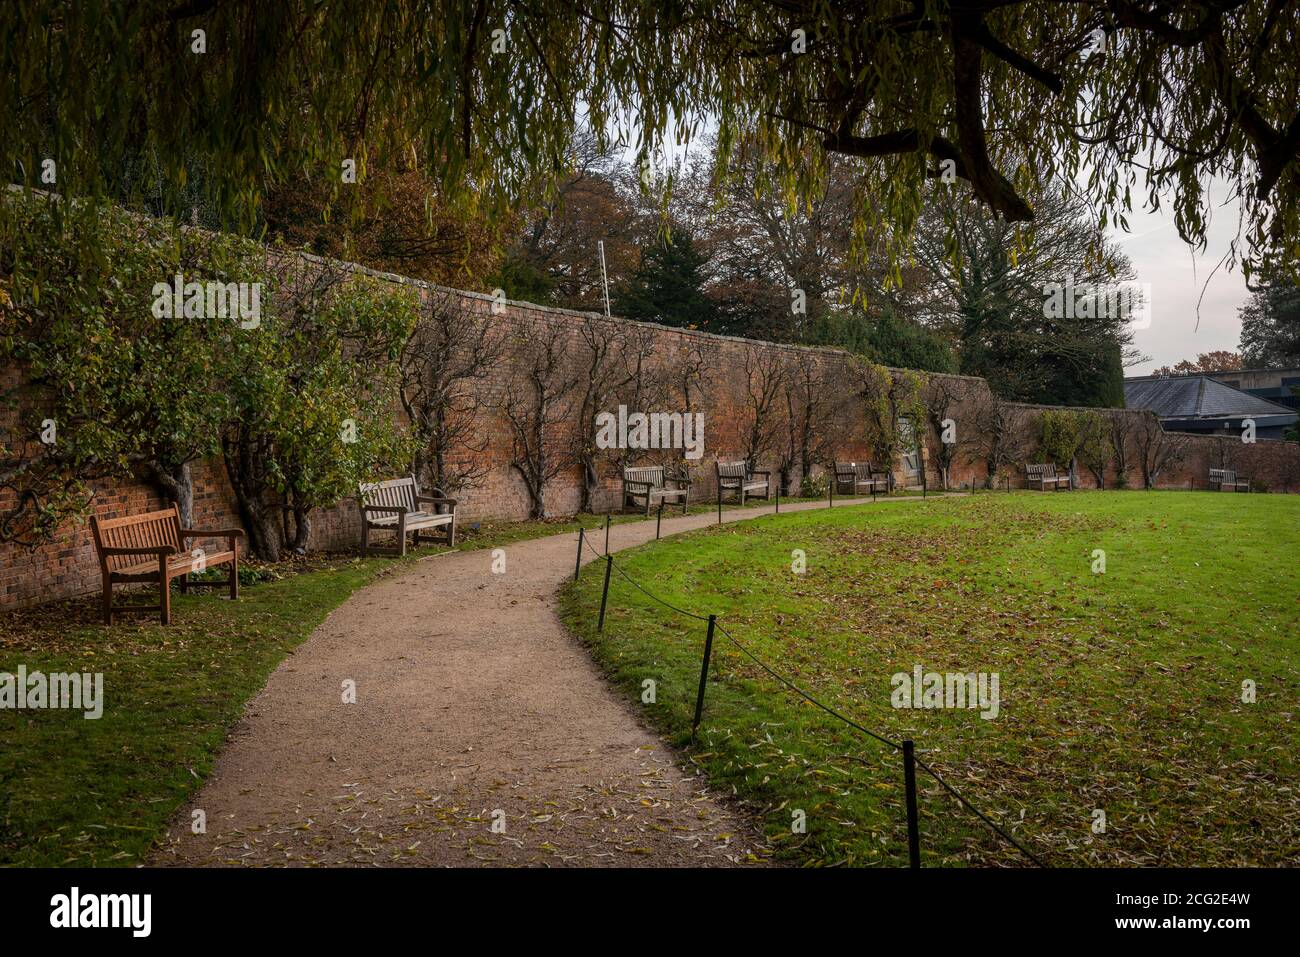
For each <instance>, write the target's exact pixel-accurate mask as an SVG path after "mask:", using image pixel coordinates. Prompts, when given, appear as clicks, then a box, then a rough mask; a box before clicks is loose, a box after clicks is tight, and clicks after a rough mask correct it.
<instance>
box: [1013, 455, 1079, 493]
mask: <svg viewBox="0 0 1300 957" xmlns="http://www.w3.org/2000/svg"><path fill="white" fill-rule="evenodd" d="M1034 485H1037V486H1038V490H1039V491H1040V492H1046V491H1047V490H1048V489H1049V488H1050V489H1052V491H1054V492H1055V491H1060V489H1061V488H1062V487H1064V488H1065V490H1066V491H1067V492H1069V491H1072V490H1073V489H1074V482H1072V481H1071V480H1070V473H1069V472H1066V473H1065V474H1064V475H1061V474H1058V473H1057V471H1056V465H1055V464H1054V463H1052V462H1042V463H1037V464H1031V465H1026V466H1025V487H1026V488H1032V487H1033V486H1034Z"/></svg>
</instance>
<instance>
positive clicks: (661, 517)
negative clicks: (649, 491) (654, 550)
mask: <svg viewBox="0 0 1300 957" xmlns="http://www.w3.org/2000/svg"><path fill="white" fill-rule="evenodd" d="M663 523H664V503H663V502H662V501H661V502H660V503H659V514H658V515H657V516H656V517H655V538H658V537H659V527H660V526H661V525H663Z"/></svg>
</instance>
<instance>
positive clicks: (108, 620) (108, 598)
mask: <svg viewBox="0 0 1300 957" xmlns="http://www.w3.org/2000/svg"><path fill="white" fill-rule="evenodd" d="M112 623H113V585H112V583H110V582H109V581H108V576H107V575H105V577H104V624H106V625H111V624H112Z"/></svg>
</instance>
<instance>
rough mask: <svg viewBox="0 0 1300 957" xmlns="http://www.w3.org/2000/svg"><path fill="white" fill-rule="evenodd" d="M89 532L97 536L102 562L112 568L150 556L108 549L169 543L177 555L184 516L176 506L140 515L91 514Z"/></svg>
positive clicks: (111, 569)
mask: <svg viewBox="0 0 1300 957" xmlns="http://www.w3.org/2000/svg"><path fill="white" fill-rule="evenodd" d="M90 531H91V534H92V536H93V537H94V539H95V551H96V552H98V553H99V563H100V565H101V566H103V567H104V568H107V569H108V570H109V571H117V570H118V569H120V568H125V567H126V566H127V565H139V564H140V563H141V562H147V561H149V556H147V555H107V556H105V555H104V554H103V552H104V549H106V548H159V547H161V546H164V545H170V546H171V547H172V548H173V549H175V550H176V553H177V554H180V551H181V516H180V512H178V511H177V510H176V506H175V505H173V506H172V507H171V508H164V509H161V510H159V511H157V512H144V513H143V514H140V515H123V516H121V517H120V518H100V517H99V516H98V515H92V516H91V517H90Z"/></svg>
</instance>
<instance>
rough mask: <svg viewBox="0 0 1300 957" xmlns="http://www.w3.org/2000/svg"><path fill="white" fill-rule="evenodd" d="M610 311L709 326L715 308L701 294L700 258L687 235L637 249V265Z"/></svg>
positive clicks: (695, 326)
mask: <svg viewBox="0 0 1300 957" xmlns="http://www.w3.org/2000/svg"><path fill="white" fill-rule="evenodd" d="M613 309H614V313H615V314H616V315H619V316H622V317H623V318H625V319H634V320H636V321H638V322H657V323H660V324H662V325H665V326H681V327H682V328H686V329H711V328H712V327H713V325H714V323H715V320H716V318H717V307H716V306H715V305H714V303H713V301H712V300H711V299H709V298H708V297H707V296H706V295H705V294H704V257H703V256H701V255H700V254H699V252H697V251H696V249H695V243H694V241H693V239H692V238H691V235H690V234H689V233H687V232H685V231H684V230H680V229H675V230H673V232H672V235H671V236H669V237H667V238H665V239H662V240H660V241H659V242H656V243H655V244H654V245H653V246H649V247H644V248H642V250H641V265H640V266H638V267H637V270H636V272H634V273H633V274H632V278H631V279H630V280H629V281H628V282H627V283H625V284H624V285H623V286H622V288H620V289H619V290H618V291H617V294H616V295H615V297H614V304H613Z"/></svg>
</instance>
